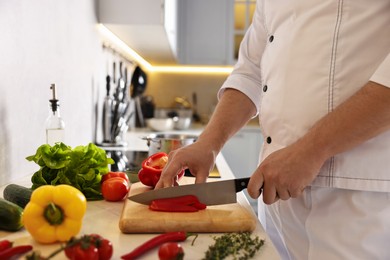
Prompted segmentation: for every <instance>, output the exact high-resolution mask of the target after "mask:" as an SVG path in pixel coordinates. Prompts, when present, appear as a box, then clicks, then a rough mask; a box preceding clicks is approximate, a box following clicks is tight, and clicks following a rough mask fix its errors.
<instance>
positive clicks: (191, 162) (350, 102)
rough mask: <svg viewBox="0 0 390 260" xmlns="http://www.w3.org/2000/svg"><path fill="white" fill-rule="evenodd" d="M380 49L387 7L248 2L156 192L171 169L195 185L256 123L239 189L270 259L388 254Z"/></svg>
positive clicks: (386, 70)
mask: <svg viewBox="0 0 390 260" xmlns="http://www.w3.org/2000/svg"><path fill="white" fill-rule="evenodd" d="M389 53H390V1H389V0H375V1H372V0H353V1H352V0H296V1H287V0H276V1H275V0H273V1H269V0H258V1H257V5H256V11H255V14H254V17H253V21H252V25H251V27H250V28H249V30H248V31H247V33H246V35H245V37H244V39H243V41H242V43H241V47H240V52H239V59H238V62H237V64H236V66H235V68H234V70H233V72H232V73H231V75H230V76H229V77H228V78H227V80H226V81H225V83H224V84H223V86H222V87H221V89H220V91H219V93H218V97H219V103H218V105H217V107H216V110H215V112H214V114H213V115H212V118H211V120H210V122H209V123H208V125H207V126H206V127H205V129H204V131H203V132H202V134H201V135H200V136H199V139H198V140H197V142H195V143H194V144H193V145H190V146H187V147H184V148H182V149H179V150H176V151H174V152H172V153H171V154H170V155H169V156H170V159H169V163H168V165H167V166H166V168H165V169H164V171H163V173H162V176H161V179H160V181H159V183H158V184H157V187H156V188H162V187H167V186H171V185H173V183H174V177H175V176H176V174H177V173H178V172H179V171H180V169H182V168H189V169H190V171H191V173H193V174H194V175H195V176H196V182H197V183H201V182H205V181H206V178H207V176H208V173H209V171H210V170H211V169H212V167H213V164H214V162H215V157H216V155H217V154H218V153H219V152H220V151H221V149H222V147H223V145H224V144H225V143H226V142H227V140H228V139H229V138H230V137H232V136H233V135H234V134H235V133H236V132H237V131H238V130H239V129H240V128H241V127H243V126H244V125H245V124H246V123H247V122H248V120H250V119H251V118H253V117H254V116H258V118H259V122H260V128H261V130H262V134H263V136H264V145H263V148H262V152H261V154H260V164H259V166H258V168H257V169H253V170H254V173H253V175H252V176H251V180H250V183H249V187H248V193H249V194H250V196H251V197H253V198H258V197H259V196H260V198H261V200H259V201H262V202H264V203H265V205H266V206H265V215H266V221H265V223H263V224H265V228H266V231H267V232H268V234H269V236H270V238H271V239H272V241H273V242H274V244H275V246H276V247H277V248H278V251H279V253H280V255H281V257H282V259H316V260H318V259H390V249H389V246H388V245H389V241H390V221H389V216H390V54H389ZM243 163H244V162H243ZM216 192H218V191H216Z"/></svg>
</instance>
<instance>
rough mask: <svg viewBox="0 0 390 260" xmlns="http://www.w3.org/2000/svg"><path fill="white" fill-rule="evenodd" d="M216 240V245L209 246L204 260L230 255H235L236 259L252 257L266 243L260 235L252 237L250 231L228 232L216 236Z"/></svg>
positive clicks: (223, 257)
mask: <svg viewBox="0 0 390 260" xmlns="http://www.w3.org/2000/svg"><path fill="white" fill-rule="evenodd" d="M214 240H215V243H214V245H212V246H209V249H208V250H207V251H206V253H205V257H204V258H203V260H214V259H225V258H226V257H228V256H233V258H234V259H243V260H245V259H250V258H253V257H254V255H255V254H256V252H257V251H259V250H260V247H262V246H263V245H264V239H260V238H259V237H258V236H256V237H255V238H252V237H251V233H250V232H240V233H226V234H223V235H222V236H220V237H214Z"/></svg>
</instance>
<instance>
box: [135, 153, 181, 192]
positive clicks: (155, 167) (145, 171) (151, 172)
mask: <svg viewBox="0 0 390 260" xmlns="http://www.w3.org/2000/svg"><path fill="white" fill-rule="evenodd" d="M167 162H168V155H167V154H166V153H164V152H159V153H155V154H153V155H151V156H149V157H148V158H146V159H145V160H144V161H143V162H142V168H141V169H140V170H139V172H138V178H139V180H140V181H141V183H142V184H144V185H146V186H150V187H154V186H156V184H157V182H158V181H159V180H160V176H161V172H162V170H163V168H164V167H165V165H166V164H167ZM183 175H184V169H183V170H181V171H180V173H179V174H178V175H177V177H178V180H180V179H181V177H183Z"/></svg>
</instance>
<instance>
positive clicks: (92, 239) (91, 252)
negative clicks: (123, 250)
mask: <svg viewBox="0 0 390 260" xmlns="http://www.w3.org/2000/svg"><path fill="white" fill-rule="evenodd" d="M62 251H64V252H65V255H66V257H67V258H68V259H70V260H109V259H111V257H112V255H113V252H114V250H113V246H112V243H111V241H109V240H108V239H105V238H103V237H102V236H100V235H98V234H90V235H83V236H81V237H80V238H76V237H72V238H71V239H70V240H68V241H67V242H66V244H64V245H61V246H60V248H58V249H57V250H55V251H54V252H52V253H51V254H50V255H48V256H46V257H45V256H42V255H41V253H40V252H39V251H34V252H33V253H32V254H30V255H28V256H27V257H26V259H27V260H49V259H52V258H54V257H55V256H56V255H58V254H59V253H61V252H62ZM0 259H1V258H0Z"/></svg>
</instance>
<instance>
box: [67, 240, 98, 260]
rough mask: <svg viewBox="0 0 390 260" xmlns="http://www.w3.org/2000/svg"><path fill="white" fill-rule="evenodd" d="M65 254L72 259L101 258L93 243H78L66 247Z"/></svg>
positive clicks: (89, 259) (88, 259) (92, 259)
mask: <svg viewBox="0 0 390 260" xmlns="http://www.w3.org/2000/svg"><path fill="white" fill-rule="evenodd" d="M65 255H66V256H67V257H68V259H70V260H99V252H98V249H97V248H96V246H94V245H93V244H87V245H82V244H81V243H78V244H76V245H74V246H71V247H67V248H65Z"/></svg>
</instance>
